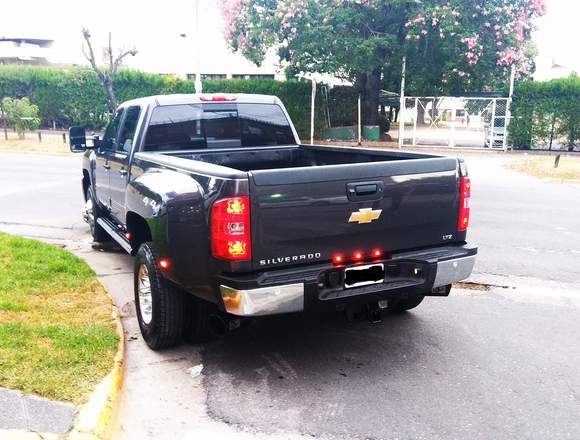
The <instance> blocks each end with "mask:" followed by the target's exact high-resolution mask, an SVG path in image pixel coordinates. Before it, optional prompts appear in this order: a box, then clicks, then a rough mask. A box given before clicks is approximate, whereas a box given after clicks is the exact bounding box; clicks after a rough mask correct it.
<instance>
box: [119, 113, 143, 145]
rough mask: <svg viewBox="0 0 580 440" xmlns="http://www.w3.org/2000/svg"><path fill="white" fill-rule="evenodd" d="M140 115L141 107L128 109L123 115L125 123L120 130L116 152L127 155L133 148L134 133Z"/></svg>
mask: <svg viewBox="0 0 580 440" xmlns="http://www.w3.org/2000/svg"><path fill="white" fill-rule="evenodd" d="M140 114H141V107H129V108H128V109H127V112H126V114H125V121H124V122H123V127H122V128H121V134H120V135H119V145H118V146H117V150H119V151H124V152H126V153H129V152H130V151H131V147H132V146H133V140H134V139H135V131H136V130H137V122H139V115H140Z"/></svg>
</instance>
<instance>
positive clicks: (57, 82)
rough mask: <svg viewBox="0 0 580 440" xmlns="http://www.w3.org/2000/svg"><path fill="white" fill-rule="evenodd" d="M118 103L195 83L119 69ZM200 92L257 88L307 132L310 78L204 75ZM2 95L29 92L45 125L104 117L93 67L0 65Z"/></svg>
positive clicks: (97, 121) (101, 121)
mask: <svg viewBox="0 0 580 440" xmlns="http://www.w3.org/2000/svg"><path fill="white" fill-rule="evenodd" d="M114 87H115V93H116V95H117V99H118V101H119V102H124V101H127V100H129V99H134V98H138V97H142V96H149V95H160V94H169V93H193V92H194V82H193V81H187V80H182V79H180V78H177V77H175V76H165V75H155V74H149V73H143V72H139V71H134V70H122V71H120V72H119V74H118V76H117V78H116V80H115V84H114ZM203 88H204V92H207V93H212V92H224V93H257V94H267V95H276V96H278V97H279V98H280V99H281V100H282V102H283V103H284V105H285V106H286V108H287V110H288V113H289V114H290V117H291V118H292V121H293V122H294V125H295V126H296V129H297V131H298V134H299V136H300V137H302V138H303V139H307V138H309V137H310V93H311V85H310V82H299V81H275V80H267V79H263V80H244V79H232V80H207V81H204V82H203ZM0 96H8V97H13V98H22V97H27V98H29V99H30V101H31V102H33V103H35V104H36V105H37V106H38V109H39V115H40V118H41V120H42V124H43V125H45V126H52V125H53V124H54V125H55V126H58V127H69V126H71V125H86V126H88V127H92V128H102V127H103V126H104V125H105V124H106V122H107V120H108V113H107V104H106V102H107V101H106V97H105V92H104V90H103V87H102V85H101V83H100V82H99V80H98V78H97V76H96V75H95V74H94V72H93V71H92V70H89V69H84V68H69V69H61V68H46V67H20V66H0ZM322 103H323V100H322V94H321V93H318V94H317V104H316V107H317V109H318V110H317V114H316V118H315V127H316V133H317V134H320V133H321V132H322V129H323V124H324V116H323V109H322Z"/></svg>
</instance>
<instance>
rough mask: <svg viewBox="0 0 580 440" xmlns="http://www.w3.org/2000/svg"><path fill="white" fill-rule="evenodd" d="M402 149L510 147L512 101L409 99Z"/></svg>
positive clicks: (403, 114)
mask: <svg viewBox="0 0 580 440" xmlns="http://www.w3.org/2000/svg"><path fill="white" fill-rule="evenodd" d="M404 103H405V105H404V108H403V109H402V112H401V115H400V124H402V127H401V128H400V136H402V143H401V145H402V146H421V145H423V146H436V147H440V146H447V147H468V148H469V147H470V148H501V149H505V148H506V147H507V144H506V142H507V136H506V134H507V133H506V126H507V125H508V124H507V122H508V119H509V98H470V97H452V96H439V97H425V96H422V97H405V98H404Z"/></svg>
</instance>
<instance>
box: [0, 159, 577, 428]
mask: <svg viewBox="0 0 580 440" xmlns="http://www.w3.org/2000/svg"><path fill="white" fill-rule="evenodd" d="M500 157H501V158H502V159H500ZM467 159H468V161H469V162H468V163H469V167H470V172H471V176H472V182H473V196H472V201H473V206H472V227H471V228H470V232H469V234H470V239H471V240H473V241H476V242H477V243H478V244H479V245H480V256H479V258H478V262H477V266H476V274H475V275H474V277H473V278H474V280H476V281H480V282H484V283H487V284H491V285H495V286H498V287H491V290H454V292H453V293H452V295H451V296H450V297H449V298H428V299H426V300H425V302H424V303H423V304H422V305H421V306H420V307H419V308H417V309H416V310H415V311H413V312H411V313H408V314H405V315H402V316H386V317H385V318H384V319H383V321H382V322H381V323H379V324H370V323H367V322H355V323H346V322H344V321H343V320H342V319H341V318H340V317H337V316H324V317H304V316H285V317H277V318H268V319H264V320H261V321H258V322H256V323H255V324H253V325H251V326H249V327H247V328H244V329H242V330H240V331H237V332H234V333H232V334H230V335H228V336H227V337H226V338H223V339H221V340H217V341H213V342H211V343H208V344H204V345H203V346H192V345H185V346H182V347H179V348H178V349H175V350H169V351H165V352H162V353H154V352H152V351H150V350H148V349H147V348H146V346H145V344H144V343H143V341H142V340H141V338H140V335H139V332H138V328H137V325H136V322H135V319H134V304H133V301H132V276H131V270H132V260H131V258H130V257H128V256H126V255H124V254H122V253H120V252H117V251H98V250H94V249H92V248H91V247H90V239H89V237H88V230H87V228H86V226H85V225H84V224H82V223H81V222H80V209H81V204H82V200H81V194H80V189H79V187H80V158H79V157H76V156H74V157H69V156H65V157H49V156H33V155H13V154H1V155H0V207H1V208H0V229H2V230H5V231H8V232H12V233H19V234H23V235H27V236H32V237H38V238H41V239H46V240H50V241H52V242H55V243H57V244H60V245H63V246H67V247H68V248H69V249H71V250H72V251H73V252H76V253H78V254H80V255H82V256H83V257H84V258H86V259H87V260H88V261H89V263H90V264H91V265H92V267H93V268H95V270H96V271H97V273H98V274H99V276H101V278H102V279H103V280H104V282H105V283H106V284H107V285H108V286H109V288H110V289H111V292H112V294H113V296H114V300H115V302H116V303H117V305H118V306H119V307H120V308H121V311H122V313H123V316H124V323H125V328H126V331H127V337H128V358H127V376H126V382H125V385H124V405H123V408H122V412H121V420H120V423H119V438H172V437H173V438H209V437H210V436H212V437H214V438H251V437H254V436H258V437H260V438H294V437H300V436H306V437H310V436H314V437H316V438H376V439H378V438H430V439H431V438H446V439H447V438H453V439H455V438H457V439H463V438H475V439H477V438H481V439H489V438H494V439H499V438H506V439H507V438H514V437H520V438H538V439H543V438H580V422H579V420H580V377H579V376H578V374H577V371H576V370H577V362H576V361H575V359H580V346H579V345H578V343H577V341H578V340H579V337H580V326H578V322H577V321H578V307H580V281H579V280H580V227H579V226H580V203H573V201H574V200H576V201H577V200H578V194H579V191H580V186H579V185H572V184H560V183H544V182H540V181H538V180H536V179H533V178H528V177H525V176H521V175H519V174H516V173H514V172H511V171H507V170H504V169H503V168H502V167H501V163H500V161H501V160H503V156H496V155H483V156H472V155H469V157H468V158H467ZM200 366H201V367H202V368H203V370H202V373H201V375H198V374H197V373H198V371H199V367H200ZM192 367H194V368H192ZM196 367H197V368H196ZM310 438H311V437H310Z"/></svg>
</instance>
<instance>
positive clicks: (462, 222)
mask: <svg viewBox="0 0 580 440" xmlns="http://www.w3.org/2000/svg"><path fill="white" fill-rule="evenodd" d="M470 198H471V182H470V180H469V177H460V178H459V217H458V218H457V230H458V231H465V230H466V229H467V227H468V226H469V200H470Z"/></svg>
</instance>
